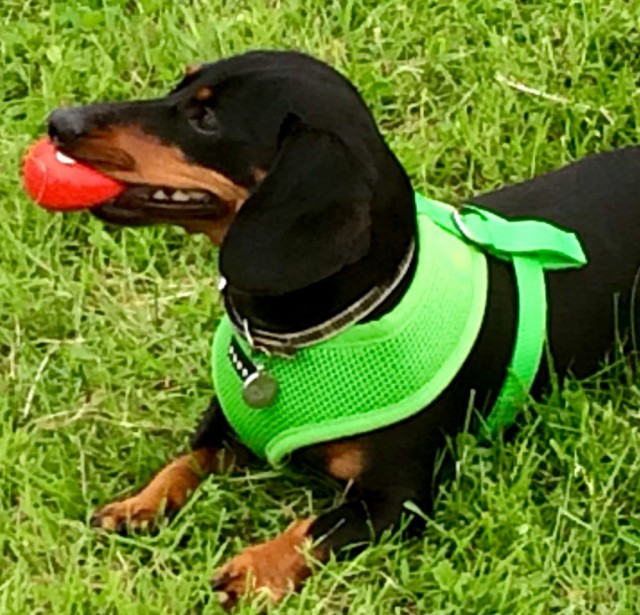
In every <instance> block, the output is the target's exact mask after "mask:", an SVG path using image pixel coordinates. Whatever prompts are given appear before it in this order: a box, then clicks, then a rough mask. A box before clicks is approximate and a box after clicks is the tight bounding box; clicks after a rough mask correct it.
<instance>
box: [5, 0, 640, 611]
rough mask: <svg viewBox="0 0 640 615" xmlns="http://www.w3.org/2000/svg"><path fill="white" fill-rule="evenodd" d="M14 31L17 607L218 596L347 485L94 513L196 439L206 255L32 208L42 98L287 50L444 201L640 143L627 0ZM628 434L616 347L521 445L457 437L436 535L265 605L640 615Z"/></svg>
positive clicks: (8, 391)
mask: <svg viewBox="0 0 640 615" xmlns="http://www.w3.org/2000/svg"><path fill="white" fill-rule="evenodd" d="M0 20H1V21H2V22H3V23H4V24H5V25H4V26H3V28H2V31H1V32H0V75H1V76H0V171H1V173H2V178H3V180H2V182H0V197H1V201H0V212H1V214H0V314H1V316H0V613H2V614H5V613H6V614H16V615H18V614H20V615H24V614H27V613H28V614H30V615H35V614H39V613H46V614H51V613H53V614H56V615H57V614H58V613H63V614H70V615H71V614H74V615H75V614H85V613H88V614H94V613H100V614H107V613H132V614H133V613H135V614H138V613H142V614H145V613H150V614H151V613H167V614H185V613H200V612H203V613H215V612H218V611H219V607H218V606H217V603H216V600H215V598H213V597H212V596H211V594H210V591H209V586H208V581H209V578H210V577H211V575H212V573H213V571H214V569H215V568H216V567H217V566H218V565H219V564H220V563H221V562H222V561H223V560H225V559H226V558H228V557H229V556H230V555H231V554H233V553H235V552H236V551H237V550H238V549H240V548H241V547H242V546H243V545H246V544H248V543H249V542H252V541H255V540H259V539H262V538H266V537H268V536H271V535H273V534H274V533H276V532H277V531H278V530H279V529H281V528H282V527H283V526H284V525H285V524H287V523H288V522H289V521H290V520H291V519H292V518H293V517H294V516H296V515H302V514H308V513H309V512H311V511H319V510H321V509H322V508H324V507H326V506H329V505H331V504H332V503H333V502H335V501H339V499H340V497H341V494H339V493H337V494H336V493H335V492H334V491H333V490H332V489H330V488H328V485H327V484H326V483H323V482H318V481H317V479H314V482H313V483H312V482H310V480H309V479H308V478H304V477H299V476H298V477H297V476H295V475H294V474H285V475H283V474H280V473H276V472H274V471H270V470H268V471H267V470H264V469H260V468H256V469H255V470H254V471H253V472H251V473H249V474H245V475H240V476H222V477H215V478H212V479H210V480H208V481H207V483H206V484H205V485H204V487H203V488H202V489H201V490H200V491H199V492H198V493H197V495H196V497H195V498H194V499H193V500H192V501H191V502H190V504H189V506H187V508H186V509H185V510H184V511H183V512H182V513H181V514H180V515H179V516H178V518H177V519H175V520H174V521H173V522H172V523H171V524H170V525H165V526H163V527H162V528H161V529H160V531H159V532H158V533H156V534H154V535H133V536H130V537H127V538H125V537H118V536H104V535H99V534H96V533H95V532H94V531H92V530H91V529H90V528H89V527H88V519H89V517H90V514H91V512H92V510H94V509H95V507H96V506H98V505H100V504H104V503H106V502H107V501H109V500H110V499H112V498H113V497H114V496H118V495H121V494H123V493H126V492H127V491H128V490H130V489H132V488H133V487H135V486H136V485H140V484H141V483H143V482H144V481H145V480H147V479H148V478H149V477H150V476H151V474H152V473H153V472H154V470H156V469H157V468H159V467H160V466H161V465H162V463H163V462H164V461H165V460H166V459H168V458H170V457H171V456H172V455H174V454H175V453H176V452H177V451H179V450H180V449H181V448H182V447H184V445H185V443H186V441H187V439H188V436H189V433H190V430H191V428H192V426H193V425H194V423H195V421H196V420H197V418H198V416H199V415H200V413H201V411H202V410H203V408H204V407H205V404H207V402H208V399H209V396H210V394H211V384H210V381H209V377H208V357H207V354H208V344H209V340H210V337H211V334H212V331H213V330H214V328H215V324H216V321H217V318H218V317H219V314H220V312H219V306H218V303H217V300H218V297H217V293H216V290H215V281H216V253H215V251H214V250H213V249H212V248H211V247H210V246H209V245H208V244H207V243H206V242H205V241H204V240H202V239H199V238H190V237H186V236H185V235H183V234H182V233H181V232H180V231H178V230H174V229H170V228H158V229H144V230H136V231H132V230H118V231H113V230H108V229H106V228H105V227H103V226H102V225H101V224H100V223H98V222H97V221H94V220H93V219H91V218H90V217H89V216H88V215H84V214H83V215H76V216H68V217H63V216H59V215H49V214H47V213H46V212H44V211H41V210H39V209H37V208H35V207H33V206H32V205H31V204H29V203H28V201H27V199H26V198H25V196H24V195H23V194H22V193H21V190H20V184H19V178H18V168H19V160H20V156H21V154H22V152H23V150H24V148H25V146H26V145H27V144H28V143H29V142H30V141H31V140H32V139H33V138H35V137H36V136H37V135H38V134H40V132H41V131H42V130H43V120H44V118H45V117H46V115H47V113H48V111H49V110H51V109H52V108H54V107H56V106H57V105H58V104H60V103H61V102H87V101H94V100H99V99H126V98H139V97H144V96H150V95H156V94H161V93H163V92H164V91H165V90H166V89H167V87H168V86H170V85H172V84H173V82H174V81H175V80H176V79H177V78H178V77H179V76H180V75H181V71H182V66H183V65H184V64H186V63H188V62H192V61H195V60H202V59H215V58H218V57H220V56H222V55H227V54H231V53H236V52H240V51H243V50H246V49H250V48H255V47H278V48H282V47H284V48H298V49H303V50H307V51H309V52H312V53H313V54H315V55H317V56H319V57H320V58H323V59H325V60H327V61H329V62H331V63H332V64H334V65H335V66H337V67H338V68H339V69H340V70H342V71H344V72H345V73H346V74H347V75H348V76H349V77H350V78H351V79H352V80H353V81H354V82H355V83H356V84H357V86H358V87H359V88H360V90H361V91H362V93H363V94H364V96H365V98H366V99H367V101H368V102H369V103H370V105H371V106H372V108H373V110H374V113H375V116H376V118H377V119H378V120H379V122H380V125H381V127H382V130H383V131H384V133H385V135H386V137H387V139H388V140H389V142H390V143H391V145H392V147H393V149H394V150H395V151H396V153H397V154H398V156H399V157H400V159H401V160H402V161H403V163H404V164H405V166H406V168H407V170H408V171H409V173H410V174H411V177H412V178H413V180H414V182H415V186H416V188H419V189H421V190H424V191H426V192H428V193H429V194H431V195H433V196H435V197H439V198H448V199H455V198H459V197H462V196H464V195H468V194H469V193H472V192H476V191H480V190H488V189H491V188H493V187H496V186H498V185H500V184H503V183H506V182H514V181H517V180H520V179H524V178H527V177H531V176H532V175H535V174H539V173H542V172H543V171H545V170H548V169H551V168H555V167H558V166H559V165H561V164H564V163H567V162H568V161H570V160H574V159H577V158H580V157H582V156H584V155H586V154H588V153H590V152H596V151H604V150H609V149H612V148H614V147H617V146H622V145H625V144H630V143H634V142H637V141H638V126H639V120H640V96H639V94H640V89H639V81H638V80H639V78H640V53H639V49H640V33H639V32H640V30H639V26H640V5H638V3H637V2H635V1H633V0H631V1H626V0H609V1H607V2H604V1H602V0H569V1H566V0H521V1H518V2H516V0H453V1H452V2H442V1H438V0H407V1H405V2H404V3H402V2H401V0H396V1H386V0H385V1H384V2H383V1H381V2H376V1H374V0H344V1H342V2H340V1H338V0H264V1H260V0H227V1H225V2H222V1H214V0H211V1H209V2H207V1H205V0H190V1H187V0H174V1H171V0H138V1H136V0H102V1H101V0H77V1H75V2H74V1H71V0H69V1H67V2H64V1H62V0H52V1H49V0H47V1H45V0H2V2H1V3H0ZM602 205H603V207H604V206H606V203H603V204H602ZM639 240H640V237H639ZM639 427H640V388H639V387H638V385H637V384H636V380H635V379H634V375H633V372H632V371H631V369H630V368H629V366H628V364H627V363H625V362H623V361H618V362H617V364H614V365H613V366H612V367H609V368H607V369H603V371H602V372H601V373H600V374H599V375H597V376H596V377H594V379H593V380H591V381H589V382H584V383H570V384H569V385H567V386H566V387H565V388H564V389H563V390H562V391H561V392H559V393H557V394H555V395H554V396H553V398H552V400H551V401H549V403H546V404H540V405H537V406H536V407H535V408H532V409H531V410H530V411H529V412H528V414H527V417H526V421H525V426H524V428H523V430H522V431H521V432H520V434H519V435H518V436H517V437H516V438H515V439H514V440H513V441H511V442H510V443H508V444H503V445H496V446H495V447H494V448H492V449H487V448H482V447H480V446H477V445H476V443H475V441H474V438H473V437H472V436H471V435H467V436H465V437H461V438H459V439H458V441H457V442H455V443H452V448H453V449H454V450H455V455H456V459H457V463H456V466H455V470H456V471H455V476H454V477H453V479H452V480H451V481H449V482H447V483H445V484H444V485H443V487H442V489H441V491H440V495H439V497H438V500H437V504H436V509H435V513H434V517H433V519H432V520H430V521H429V522H428V526H427V529H426V531H425V532H424V535H423V536H422V537H421V538H419V539H414V540H408V541H402V540H401V539H399V538H398V537H397V536H388V537H386V538H385V539H384V540H382V541H381V543H380V544H378V545H377V546H375V547H373V548H370V549H368V550H366V551H364V552H363V553H361V554H360V555H359V556H357V558H355V559H353V560H348V561H342V562H340V561H332V562H331V563H329V564H328V565H327V566H326V567H324V568H322V569H321V570H320V571H319V572H318V574H317V575H316V576H314V577H313V578H312V579H311V580H310V582H309V583H308V584H307V586H306V587H305V589H304V591H303V592H302V594H301V595H300V596H294V597H292V598H290V599H288V600H287V601H286V602H285V603H284V604H283V605H282V606H280V607H279V608H278V609H275V611H277V612H278V613H318V614H324V613H347V612H348V613H356V614H359V613H362V614H367V615H370V614H371V613H376V614H388V613H403V614H404V613H429V614H431V613H434V614H435V613H438V614H444V613H452V614H454V613H455V614H457V613H469V614H480V613H514V614H519V613H526V614H527V615H529V614H531V615H533V614H534V613H535V614H537V613H540V614H547V613H567V614H569V613H602V614H611V613H634V612H638V611H639V610H640V436H639ZM312 486H313V487H315V488H314V490H313V493H312V491H311V487H312ZM239 611H240V612H244V613H257V612H258V610H257V608H256V607H255V606H252V605H250V604H247V605H244V606H242V607H241V608H240V609H239Z"/></svg>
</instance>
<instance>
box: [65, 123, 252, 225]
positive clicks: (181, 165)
mask: <svg viewBox="0 0 640 615" xmlns="http://www.w3.org/2000/svg"><path fill="white" fill-rule="evenodd" d="M68 153H69V154H70V155H71V156H72V157H78V158H80V159H81V160H83V161H86V162H89V163H91V164H92V165H93V166H95V167H96V168H97V169H99V170H101V171H104V172H105V173H107V174H108V175H110V176H111V177H114V178H116V179H119V180H120V181H123V182H126V183H128V184H142V185H148V186H168V187H170V188H174V189H183V190H198V189H200V190H208V191H209V192H212V193H213V194H215V195H217V196H218V197H219V198H220V199H221V200H222V201H224V202H226V203H227V204H228V205H229V206H230V209H231V210H232V211H233V212H236V211H238V209H239V208H240V206H241V205H242V203H244V201H245V200H246V198H247V196H248V194H249V193H248V190H247V189H246V188H244V187H242V186H239V185H238V184H236V183H234V182H233V181H232V180H230V179H229V178H228V177H226V176H224V175H223V174H222V173H219V172H218V171H214V170H213V169H207V168H205V167H202V166H199V165H197V164H195V163H193V162H189V161H188V160H187V159H186V158H185V156H184V154H183V153H182V151H180V149H179V148H178V147H175V146H172V145H166V144H164V143H162V142H161V141H160V140H159V139H157V138H156V137H153V136H151V135H148V134H146V133H144V132H143V131H142V130H141V129H140V128H138V127H134V126H118V127H114V128H110V129H108V130H105V131H102V132H97V133H94V134H92V135H91V136H88V137H85V138H84V139H82V140H81V141H79V142H78V143H77V144H76V145H74V147H73V148H71V149H70V151H69V152H68Z"/></svg>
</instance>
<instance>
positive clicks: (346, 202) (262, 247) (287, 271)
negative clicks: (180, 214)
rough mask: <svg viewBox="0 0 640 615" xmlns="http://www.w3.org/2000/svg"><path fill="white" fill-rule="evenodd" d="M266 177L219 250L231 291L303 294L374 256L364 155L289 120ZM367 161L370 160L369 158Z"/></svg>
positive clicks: (370, 179)
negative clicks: (367, 256) (316, 284)
mask: <svg viewBox="0 0 640 615" xmlns="http://www.w3.org/2000/svg"><path fill="white" fill-rule="evenodd" d="M278 143H279V151H278V153H277V156H276V159H275V161H274V164H273V165H272V167H271V169H270V170H269V173H268V174H267V177H266V178H265V179H264V180H263V182H262V183H261V184H260V186H259V187H258V189H257V190H256V191H255V192H254V193H253V194H252V195H251V196H250V197H249V198H248V199H247V201H246V202H245V203H244V205H243V206H242V208H241V209H240V212H239V213H238V214H237V216H236V218H235V220H234V221H233V222H232V224H231V226H230V227H229V230H228V232H227V235H226V237H225V239H224V241H223V244H222V247H221V250H220V271H221V273H222V275H223V276H224V277H225V278H226V279H227V280H228V282H229V283H230V285H232V286H233V287H234V288H237V289H238V290H241V291H243V292H247V293H251V294H257V295H271V296H273V295H282V294H285V293H288V292H292V291H294V290H298V289H301V288H305V287H307V286H309V285H311V284H313V283H314V282H318V281H320V280H322V279H324V278H327V277H328V276H330V275H332V274H334V273H337V272H338V271H339V270H340V269H342V268H343V267H345V266H346V265H349V264H351V263H355V262H356V261H358V260H360V259H361V258H362V257H363V256H365V255H366V254H367V252H368V251H369V246H370V242H371V212H370V205H371V200H372V198H373V186H374V183H375V179H376V175H375V171H374V170H373V169H372V165H371V164H367V162H366V160H367V157H366V155H362V154H363V152H360V155H359V154H358V153H357V148H356V147H350V146H349V145H348V144H347V143H345V142H344V141H343V140H342V139H340V138H338V137H337V136H335V135H333V134H330V133H328V132H325V131H323V130H318V129H315V128H312V127H309V126H307V125H305V124H304V123H303V122H302V121H301V120H300V119H299V118H298V117H297V116H294V115H289V116H288V117H287V118H286V120H285V121H284V122H283V124H282V127H281V129H280V134H279V137H278ZM365 154H366V153H365Z"/></svg>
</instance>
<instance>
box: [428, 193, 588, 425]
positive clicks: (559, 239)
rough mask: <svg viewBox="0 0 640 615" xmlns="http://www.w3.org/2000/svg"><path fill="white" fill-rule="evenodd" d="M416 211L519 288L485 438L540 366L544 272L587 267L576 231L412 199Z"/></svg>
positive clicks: (514, 409) (507, 415)
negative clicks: (496, 265)
mask: <svg viewBox="0 0 640 615" xmlns="http://www.w3.org/2000/svg"><path fill="white" fill-rule="evenodd" d="M416 206H417V208H418V211H421V212H424V213H426V214H427V215H429V217H430V218H431V219H432V220H433V221H434V222H435V223H436V224H437V225H438V226H440V227H441V228H442V229H444V230H445V231H448V232H450V233H453V234H454V235H456V236H458V237H460V238H461V239H463V240H464V241H466V242H467V243H469V244H470V245H474V246H477V247H478V248H479V249H481V250H483V251H485V252H487V253H489V254H491V255H493V256H495V257H496V258H500V259H502V260H508V261H511V262H512V263H513V267H514V270H515V274H516V283H517V287H518V327H517V332H516V340H515V345H514V349H513V354H512V356H511V363H510V364H509V368H508V372H507V377H506V379H505V381H504V383H503V385H502V389H501V390H500V393H499V395H498V398H497V400H496V402H495V404H494V406H493V409H492V410H491V413H490V414H489V416H488V418H487V419H486V421H485V425H484V433H485V435H490V434H491V433H494V432H496V431H498V430H499V429H504V428H506V427H508V426H509V425H511V424H513V422H514V421H515V418H516V416H517V413H518V410H519V409H520V407H521V406H522V404H523V403H524V402H525V401H526V399H527V396H528V395H529V391H530V389H531V386H532V385H533V381H534V379H535V377H536V374H537V372H538V368H539V367H540V362H541V360H542V353H543V350H544V343H545V339H546V328H547V298H546V286H545V276H544V272H545V270H547V269H548V270H561V269H572V268H577V267H582V266H584V265H586V264H587V257H586V256H585V253H584V250H583V249H582V245H581V244H580V241H579V239H578V237H577V236H576V234H575V233H573V232H571V231H568V230H565V229H562V228H559V227H557V226H555V225H553V224H551V223H549V222H545V221H543V220H536V219H531V218H527V219H520V220H512V219H508V218H503V217H502V216H500V215H498V214H496V213H494V212H491V211H488V210H486V209H483V208H481V207H477V206H475V205H464V206H463V207H462V208H460V209H456V208H453V207H451V206H450V205H446V204H445V203H441V202H439V201H434V200H432V199H428V198H427V197H424V196H423V195H420V194H417V195H416Z"/></svg>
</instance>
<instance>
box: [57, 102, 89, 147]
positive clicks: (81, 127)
mask: <svg viewBox="0 0 640 615" xmlns="http://www.w3.org/2000/svg"><path fill="white" fill-rule="evenodd" d="M48 124H49V137H51V139H52V140H53V141H54V142H55V143H56V144H58V145H70V144H71V143H73V141H75V140H76V139H78V138H79V137H81V136H82V135H83V134H84V133H85V132H86V126H85V120H84V117H83V114H82V112H81V110H80V109H77V108H72V109H58V110H56V111H54V112H53V113H52V114H51V115H50V116H49V120H48Z"/></svg>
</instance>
